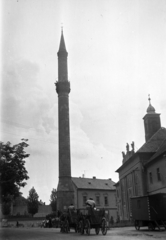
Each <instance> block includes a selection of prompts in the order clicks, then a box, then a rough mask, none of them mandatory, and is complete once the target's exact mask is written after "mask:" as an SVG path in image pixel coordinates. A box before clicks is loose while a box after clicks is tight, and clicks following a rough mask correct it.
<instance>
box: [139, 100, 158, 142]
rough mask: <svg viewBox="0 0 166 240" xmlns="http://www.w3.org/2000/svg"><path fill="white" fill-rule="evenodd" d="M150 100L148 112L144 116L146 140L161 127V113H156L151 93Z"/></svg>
mask: <svg viewBox="0 0 166 240" xmlns="http://www.w3.org/2000/svg"><path fill="white" fill-rule="evenodd" d="M148 100H149V106H148V108H147V114H146V115H145V116H144V118H143V120H144V127H145V140H146V142H147V141H148V140H149V139H150V138H151V137H152V136H153V135H154V134H155V133H156V132H157V131H158V130H159V129H160V128H161V122H160V114H159V113H156V112H155V108H154V107H153V106H152V105H151V99H150V95H149V98H148Z"/></svg>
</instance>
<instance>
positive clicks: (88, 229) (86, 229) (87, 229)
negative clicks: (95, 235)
mask: <svg viewBox="0 0 166 240" xmlns="http://www.w3.org/2000/svg"><path fill="white" fill-rule="evenodd" d="M85 231H86V234H87V235H90V222H89V220H88V219H86V220H85Z"/></svg>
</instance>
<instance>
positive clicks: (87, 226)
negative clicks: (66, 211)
mask: <svg viewBox="0 0 166 240" xmlns="http://www.w3.org/2000/svg"><path fill="white" fill-rule="evenodd" d="M80 216H81V217H80V220H79V232H80V233H81V234H84V232H85V233H86V234H87V235H90V230H91V229H92V228H93V229H95V232H96V234H97V235H98V234H99V232H100V229H101V232H102V234H103V235H106V234H107V221H106V218H105V210H104V209H93V208H90V207H89V208H88V209H84V210H80Z"/></svg>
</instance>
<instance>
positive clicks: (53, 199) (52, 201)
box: [50, 188, 57, 212]
mask: <svg viewBox="0 0 166 240" xmlns="http://www.w3.org/2000/svg"><path fill="white" fill-rule="evenodd" d="M50 204H51V208H52V211H54V212H55V211H56V210H57V191H56V189H55V188H53V190H52V192H51V195H50Z"/></svg>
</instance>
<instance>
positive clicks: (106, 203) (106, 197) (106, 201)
mask: <svg viewBox="0 0 166 240" xmlns="http://www.w3.org/2000/svg"><path fill="white" fill-rule="evenodd" d="M104 204H105V205H108V196H104Z"/></svg>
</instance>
